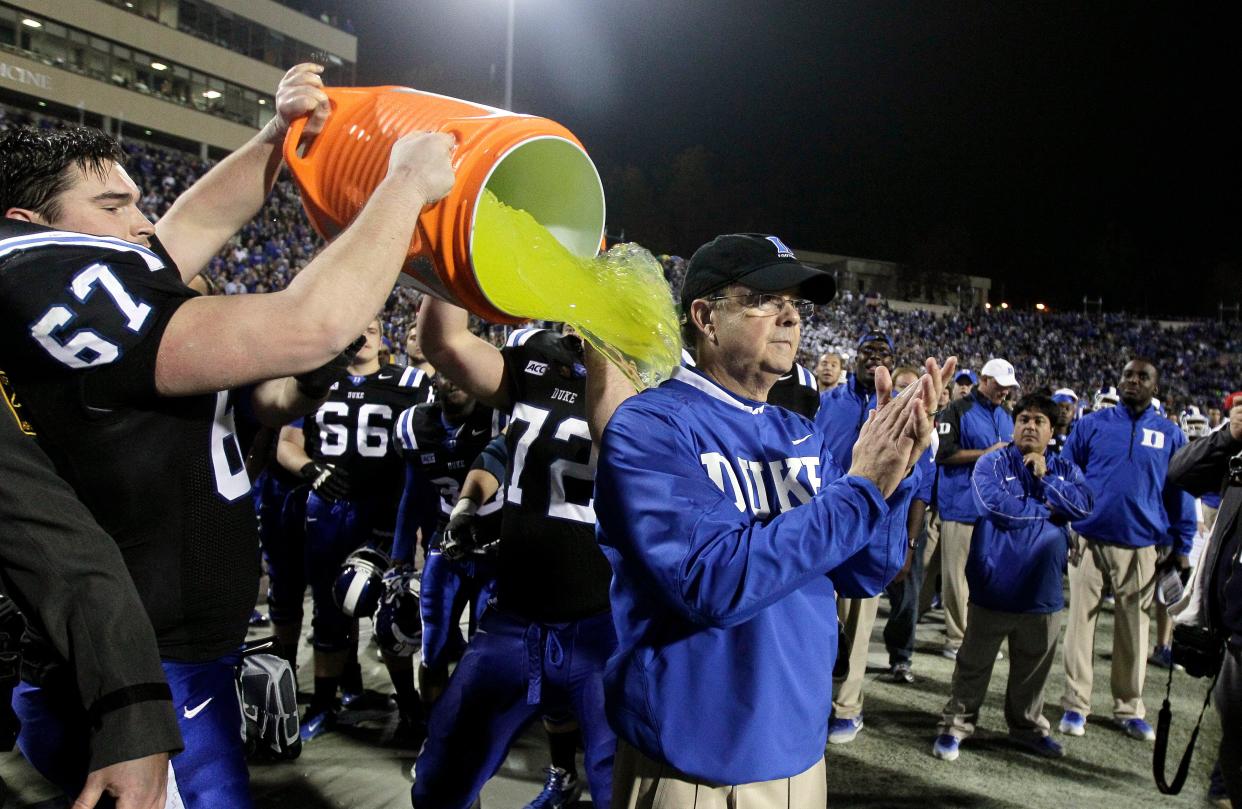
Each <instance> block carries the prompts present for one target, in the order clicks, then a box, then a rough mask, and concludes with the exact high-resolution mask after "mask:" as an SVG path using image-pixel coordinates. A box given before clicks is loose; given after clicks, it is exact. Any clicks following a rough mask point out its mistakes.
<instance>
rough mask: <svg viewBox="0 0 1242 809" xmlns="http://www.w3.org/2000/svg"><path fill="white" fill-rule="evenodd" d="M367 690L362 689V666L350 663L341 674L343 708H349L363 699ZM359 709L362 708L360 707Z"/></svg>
mask: <svg viewBox="0 0 1242 809" xmlns="http://www.w3.org/2000/svg"><path fill="white" fill-rule="evenodd" d="M364 693H365V689H364V688H363V687H362V666H360V665H359V664H357V663H350V664H347V665H346V666H345V671H344V672H343V673H342V674H341V707H342V708H348V707H350V706H351V705H353V704H354V703H355V702H357V701H358V700H360V699H362V696H363V694H364ZM358 707H359V708H361V707H362V706H361V705H359V706H358Z"/></svg>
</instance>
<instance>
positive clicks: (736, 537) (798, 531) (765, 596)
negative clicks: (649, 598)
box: [595, 396, 888, 626]
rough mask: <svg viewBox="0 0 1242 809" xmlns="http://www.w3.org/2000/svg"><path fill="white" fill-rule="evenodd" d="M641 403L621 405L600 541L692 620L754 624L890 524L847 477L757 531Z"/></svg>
mask: <svg viewBox="0 0 1242 809" xmlns="http://www.w3.org/2000/svg"><path fill="white" fill-rule="evenodd" d="M641 398H642V397H641V396H640V397H635V398H632V399H630V400H628V401H627V402H626V403H623V404H622V405H621V407H620V408H619V409H618V410H617V412H616V413H615V414H614V415H613V417H612V419H611V421H609V423H608V427H607V428H606V429H605V432H604V438H603V442H602V448H601V451H600V456H599V467H598V470H597V473H596V500H595V508H596V513H597V516H598V518H599V534H600V541H601V542H602V543H603V544H604V545H605V546H606V547H607V548H609V550H610V553H616V554H619V555H621V556H622V557H624V558H625V559H626V560H627V561H629V562H630V563H632V564H635V565H636V566H637V567H638V568H639V569H641V570H643V571H645V573H646V577H647V579H648V581H649V582H650V583H651V585H652V587H653V588H655V590H656V591H657V592H659V593H660V594H661V595H662V596H663V599H664V600H665V601H666V603H667V604H668V605H669V606H670V607H671V608H672V609H674V610H675V611H677V612H678V613H679V614H681V615H682V616H684V617H685V618H686V619H687V620H690V621H694V622H696V623H701V624H705V625H709V626H734V625H737V624H740V623H742V622H744V621H747V620H749V619H750V618H752V617H754V616H755V615H756V614H757V613H758V612H759V611H760V610H762V609H764V608H765V607H767V606H769V605H771V604H774V603H775V602H777V601H778V600H780V599H781V598H783V597H785V596H787V595H788V594H790V593H792V592H793V591H795V590H797V589H798V588H800V587H803V586H805V585H806V584H807V583H808V582H810V581H811V580H813V579H814V578H815V577H817V576H823V575H824V574H825V573H827V572H828V571H830V570H832V569H833V568H834V567H836V566H837V565H839V564H841V563H842V562H844V561H845V560H846V559H848V558H849V557H851V556H853V555H854V554H855V553H857V552H858V550H859V549H860V548H861V547H862V546H863V545H865V544H866V543H867V542H868V541H869V538H870V537H871V535H872V534H873V533H874V532H875V530H876V529H877V528H878V526H879V523H880V522H881V521H882V520H883V518H884V517H885V515H887V514H888V507H887V505H886V504H885V503H884V500H883V499H882V498H881V497H880V492H879V491H878V490H877V489H876V488H875V486H874V485H872V484H871V483H870V482H869V481H865V480H862V479H860V478H853V477H844V478H840V479H837V480H834V481H832V482H831V483H828V484H826V485H824V486H823V487H822V488H821V489H820V490H819V492H818V493H817V494H816V495H815V497H813V498H812V499H811V501H810V502H809V503H807V504H805V505H802V506H799V507H797V508H794V509H791V510H789V511H785V512H783V513H781V514H779V515H777V516H775V517H773V518H772V519H770V520H768V521H766V522H763V521H759V520H756V519H755V518H754V517H753V516H752V515H751V514H749V513H743V512H742V511H739V510H738V508H737V507H736V506H735V505H734V502H733V500H732V498H730V497H727V496H726V495H725V494H724V493H723V492H722V491H721V490H720V489H719V488H717V487H716V486H715V485H714V484H713V483H712V482H711V480H710V478H709V477H708V475H706V474H704V472H703V468H702V466H701V464H700V459H699V456H698V454H697V452H696V451H695V449H694V446H693V442H692V439H691V437H690V436H688V435H686V434H683V432H682V428H681V427H680V426H679V425H678V424H676V423H675V422H674V420H673V419H672V418H670V417H669V416H668V415H667V414H662V413H660V412H658V411H653V410H652V409H649V408H647V407H645V406H643V405H642V404H641V401H640V400H641ZM636 400H638V401H636Z"/></svg>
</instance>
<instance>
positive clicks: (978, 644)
mask: <svg viewBox="0 0 1242 809" xmlns="http://www.w3.org/2000/svg"><path fill="white" fill-rule="evenodd" d="M969 614H970V622H969V624H968V626H967V629H966V637H965V638H964V639H963V640H962V648H960V649H958V651H957V665H955V666H954V668H953V689H952V692H951V694H950V696H949V701H948V702H947V703H946V704H945V706H944V713H943V714H942V716H941V720H940V732H941V733H948V734H949V735H952V736H956V737H957V738H959V739H965V738H967V737H968V736H970V735H971V734H972V733H974V732H975V725H976V723H978V721H979V708H980V707H981V706H982V705H983V700H984V699H985V698H986V697H987V695H988V682H989V681H990V680H991V679H992V668H993V667H994V666H995V665H996V653H997V651H999V650H1000V646H1001V642H1002V641H1004V640H1006V639H1008V641H1009V682H1008V683H1006V685H1005V722H1006V724H1008V725H1009V732H1010V733H1011V734H1013V735H1015V736H1030V737H1035V738H1038V737H1040V736H1047V735H1048V720H1047V719H1045V718H1044V688H1045V687H1046V686H1047V685H1048V676H1049V675H1050V674H1051V673H1052V661H1053V658H1055V657H1056V652H1057V638H1058V637H1059V636H1060V634H1061V624H1062V622H1063V620H1064V616H1063V613H1060V612H1054V613H1046V614H1037V613H1020V612H996V611H995V610H989V609H984V608H983V607H980V606H978V605H976V604H971V605H970V609H969Z"/></svg>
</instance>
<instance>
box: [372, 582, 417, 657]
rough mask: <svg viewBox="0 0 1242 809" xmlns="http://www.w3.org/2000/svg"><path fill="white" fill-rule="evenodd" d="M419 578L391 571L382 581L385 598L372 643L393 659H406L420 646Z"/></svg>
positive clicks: (380, 606) (376, 615)
mask: <svg viewBox="0 0 1242 809" xmlns="http://www.w3.org/2000/svg"><path fill="white" fill-rule="evenodd" d="M420 584H421V582H420V581H419V578H418V574H417V573H414V572H413V571H406V572H399V571H395V570H394V571H391V572H389V574H388V575H387V576H385V577H384V595H383V597H382V598H381V599H380V605H379V612H377V613H376V614H375V635H374V637H375V642H376V643H378V644H379V647H380V648H381V649H383V650H384V651H385V652H387V653H388V654H390V655H393V656H395V657H409V656H410V655H412V654H414V652H416V651H417V650H418V648H419V647H420V646H421V645H422V642H423V619H422V616H421V614H420V613H419V604H418V597H419V592H420Z"/></svg>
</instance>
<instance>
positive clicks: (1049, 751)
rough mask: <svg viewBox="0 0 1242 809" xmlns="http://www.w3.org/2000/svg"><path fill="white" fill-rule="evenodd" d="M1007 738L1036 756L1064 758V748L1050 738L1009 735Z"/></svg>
mask: <svg viewBox="0 0 1242 809" xmlns="http://www.w3.org/2000/svg"><path fill="white" fill-rule="evenodd" d="M1009 738H1010V739H1012V740H1013V741H1014V742H1015V743H1016V744H1018V745H1021V746H1022V747H1023V748H1025V749H1026V750H1027V751H1029V752H1031V753H1034V754H1035V755H1037V756H1043V757H1044V758H1063V757H1064V756H1065V748H1064V747H1062V746H1061V745H1060V744H1058V743H1057V742H1056V741H1055V740H1053V738H1052V737H1051V736H1026V735H1022V736H1015V735H1010V737H1009Z"/></svg>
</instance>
